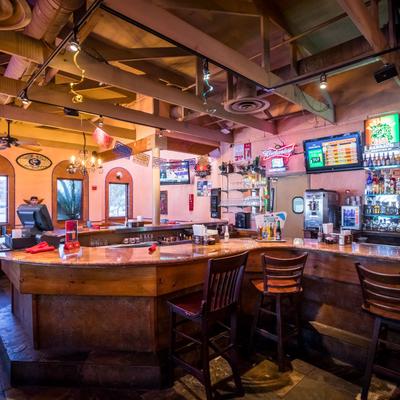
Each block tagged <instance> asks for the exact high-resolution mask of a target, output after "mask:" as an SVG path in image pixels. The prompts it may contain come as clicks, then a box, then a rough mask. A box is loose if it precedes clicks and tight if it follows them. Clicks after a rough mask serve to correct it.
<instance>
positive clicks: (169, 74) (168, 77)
mask: <svg viewBox="0 0 400 400" xmlns="http://www.w3.org/2000/svg"><path fill="white" fill-rule="evenodd" d="M84 47H85V49H87V50H88V51H89V52H90V54H92V55H93V56H94V57H95V58H97V57H98V58H100V61H105V62H108V60H107V53H111V52H114V51H117V52H125V51H126V50H128V51H129V50H130V49H126V48H122V47H116V46H115V45H111V44H109V43H105V42H104V41H102V40H99V39H96V38H94V37H88V38H87V39H86V41H85V44H84ZM175 49H177V47H175ZM179 50H180V51H183V50H181V49H179ZM109 62H111V63H114V64H115V65H117V66H120V67H121V68H122V69H127V68H124V67H125V66H128V67H130V68H133V69H134V70H136V71H139V72H142V73H144V74H146V75H147V77H148V78H151V79H154V80H157V81H158V80H160V81H162V82H165V83H167V84H169V85H173V86H176V87H179V88H186V87H188V86H189V85H191V84H192V83H193V79H192V78H191V77H190V76H187V75H185V74H182V73H179V72H175V71H172V70H168V69H166V68H163V67H162V66H160V65H158V64H157V63H155V62H152V61H151V60H143V59H142V60H130V61H123V62H122V61H121V62H120V61H112V60H109ZM136 73H137V72H136Z"/></svg>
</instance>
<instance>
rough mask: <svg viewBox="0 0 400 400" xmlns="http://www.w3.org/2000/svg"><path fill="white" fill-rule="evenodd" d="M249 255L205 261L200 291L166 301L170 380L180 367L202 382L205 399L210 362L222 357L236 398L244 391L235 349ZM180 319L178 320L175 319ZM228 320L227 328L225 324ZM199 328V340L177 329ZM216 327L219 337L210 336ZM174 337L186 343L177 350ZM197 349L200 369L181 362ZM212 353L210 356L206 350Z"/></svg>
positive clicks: (210, 394)
mask: <svg viewBox="0 0 400 400" xmlns="http://www.w3.org/2000/svg"><path fill="white" fill-rule="evenodd" d="M247 257H248V253H247V252H245V253H242V254H238V255H235V256H231V257H223V258H215V259H211V260H209V262H208V269H207V274H206V279H205V284H204V288H203V290H202V291H200V292H197V293H193V294H189V295H185V296H181V297H179V298H175V299H172V300H170V301H168V305H169V308H170V316H171V332H170V334H171V336H170V353H169V359H170V368H171V370H170V378H171V381H172V377H173V370H174V366H180V367H182V368H183V369H184V370H186V371H187V372H189V373H190V374H192V375H193V376H194V377H196V378H197V379H198V380H199V381H200V382H202V383H203V385H204V387H205V391H206V396H207V400H211V399H212V393H213V388H212V386H211V377H210V364H209V363H210V361H211V360H212V359H214V358H216V357H218V356H222V357H223V358H225V360H226V361H227V362H228V363H229V365H230V367H231V369H232V375H233V379H234V382H235V385H236V389H237V395H239V396H243V395H244V391H243V387H242V382H241V379H240V374H239V369H238V358H237V350H236V334H237V318H238V309H239V297H240V290H241V286H242V280H243V274H244V270H245V267H246V263H247ZM177 316H180V317H181V319H180V321H178V320H177ZM227 320H229V322H228V325H227V324H226V323H225V322H226V321H227ZM189 321H191V322H193V323H195V324H197V325H198V326H200V337H199V338H196V337H194V336H190V335H189V333H188V331H183V329H178V326H179V325H181V324H183V323H185V322H189ZM215 325H219V327H222V328H223V332H222V335H221V334H219V335H216V336H213V332H212V329H213V328H214V327H215ZM223 334H228V336H229V343H228V344H224V345H223V347H221V345H220V344H219V343H218V341H219V340H220V339H221V336H223ZM177 336H180V337H181V338H183V340H184V341H186V343H185V345H183V346H181V347H180V348H177V347H176V345H177ZM196 345H197V346H199V347H200V354H201V367H200V368H197V367H196V366H194V365H193V364H191V363H189V362H188V361H186V360H184V359H183V358H182V356H181V354H183V353H184V351H185V350H187V349H188V348H190V347H193V346H196ZM210 348H211V349H212V350H213V351H214V353H213V354H210V352H209V349H210Z"/></svg>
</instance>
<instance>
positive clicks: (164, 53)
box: [99, 46, 191, 62]
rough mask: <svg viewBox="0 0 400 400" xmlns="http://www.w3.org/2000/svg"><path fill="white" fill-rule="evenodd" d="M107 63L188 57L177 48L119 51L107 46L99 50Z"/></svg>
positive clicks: (185, 52) (146, 48)
mask: <svg viewBox="0 0 400 400" xmlns="http://www.w3.org/2000/svg"><path fill="white" fill-rule="evenodd" d="M99 51H100V52H101V55H102V56H103V57H104V58H105V59H106V60H107V61H121V62H125V61H142V60H154V59H158V58H166V57H185V56H190V55H191V54H189V53H188V52H187V51H185V50H183V49H181V48H179V47H145V48H134V49H120V48H116V47H111V46H107V48H101V49H100V50H99Z"/></svg>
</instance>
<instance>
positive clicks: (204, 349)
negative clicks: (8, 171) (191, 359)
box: [201, 324, 213, 400]
mask: <svg viewBox="0 0 400 400" xmlns="http://www.w3.org/2000/svg"><path fill="white" fill-rule="evenodd" d="M201 360H202V364H203V365H202V366H203V371H202V372H203V384H204V389H205V392H206V398H207V400H212V398H213V396H212V387H211V376H210V356H209V348H208V328H207V326H205V324H203V326H202V345H201Z"/></svg>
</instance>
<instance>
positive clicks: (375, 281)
mask: <svg viewBox="0 0 400 400" xmlns="http://www.w3.org/2000/svg"><path fill="white" fill-rule="evenodd" d="M355 265H356V268H357V272H358V277H359V278H360V284H361V290H362V295H363V301H364V303H363V305H362V308H363V310H365V311H366V312H368V313H369V314H371V315H372V316H374V317H375V323H374V329H373V333H372V340H371V342H370V344H369V348H368V357H367V365H366V367H365V374H364V382H363V387H362V391H361V400H367V398H368V391H369V386H370V384H371V378H372V374H373V373H374V372H377V373H381V374H384V375H386V376H388V377H389V378H392V379H396V380H397V379H400V371H399V370H394V369H391V368H389V367H388V366H384V365H382V364H381V363H380V362H379V363H378V362H377V361H376V360H377V358H378V357H377V356H378V355H379V354H378V353H380V351H379V350H381V349H382V350H386V354H387V353H388V350H389V348H390V349H391V350H397V351H399V350H400V345H399V344H396V343H393V342H390V341H388V340H387V334H388V332H389V331H395V332H400V274H399V273H397V274H386V273H381V272H376V271H372V270H370V269H368V268H366V267H364V266H362V265H361V264H360V263H356V264H355ZM380 348H381V349H380ZM382 353H384V351H383V352H382ZM388 359H389V357H388V358H387V359H386V360H385V359H383V361H388ZM380 361H382V360H380ZM395 363H396V364H397V365H400V357H399V359H396V360H395Z"/></svg>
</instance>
